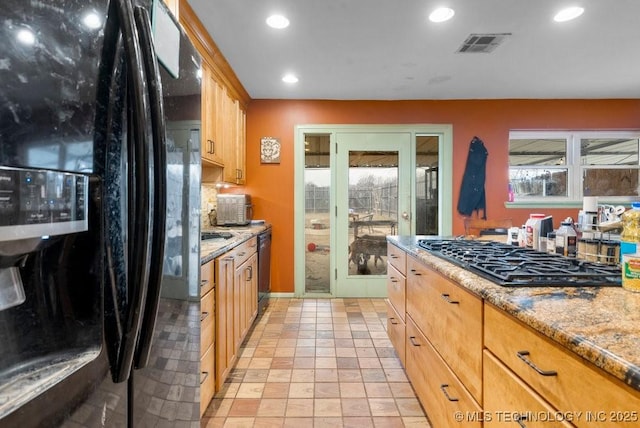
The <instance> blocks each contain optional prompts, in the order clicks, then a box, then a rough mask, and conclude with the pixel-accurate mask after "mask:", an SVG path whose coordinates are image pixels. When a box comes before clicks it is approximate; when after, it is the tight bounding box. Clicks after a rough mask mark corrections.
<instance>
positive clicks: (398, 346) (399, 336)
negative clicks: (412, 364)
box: [386, 300, 406, 367]
mask: <svg viewBox="0 0 640 428" xmlns="http://www.w3.org/2000/svg"><path fill="white" fill-rule="evenodd" d="M386 303H387V334H388V335H389V340H391V343H392V344H393V347H394V349H395V350H396V353H397V354H398V358H400V362H401V363H402V366H403V367H406V365H405V343H406V334H405V333H406V327H405V323H404V320H403V318H404V317H402V318H401V317H400V314H398V313H397V312H396V310H395V309H394V307H393V305H392V304H391V303H389V301H388V300H387V301H386Z"/></svg>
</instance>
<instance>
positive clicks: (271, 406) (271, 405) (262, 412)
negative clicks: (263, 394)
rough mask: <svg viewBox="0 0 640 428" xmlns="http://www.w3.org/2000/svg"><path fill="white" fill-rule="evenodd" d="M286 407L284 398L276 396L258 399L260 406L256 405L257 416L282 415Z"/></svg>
mask: <svg viewBox="0 0 640 428" xmlns="http://www.w3.org/2000/svg"><path fill="white" fill-rule="evenodd" d="M286 408H287V401H286V400H282V399H278V398H263V399H262V400H260V407H258V413H257V416H284V414H285V410H286ZM283 422H284V420H283Z"/></svg>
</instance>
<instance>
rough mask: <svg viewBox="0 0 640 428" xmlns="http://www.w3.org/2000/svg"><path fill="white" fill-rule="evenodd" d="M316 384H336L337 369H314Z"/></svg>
mask: <svg viewBox="0 0 640 428" xmlns="http://www.w3.org/2000/svg"><path fill="white" fill-rule="evenodd" d="M315 381H316V382H337V381H338V369H316V377H315Z"/></svg>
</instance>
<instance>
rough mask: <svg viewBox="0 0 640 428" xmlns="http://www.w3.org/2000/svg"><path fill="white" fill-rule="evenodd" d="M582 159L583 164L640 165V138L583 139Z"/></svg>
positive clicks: (581, 145)
mask: <svg viewBox="0 0 640 428" xmlns="http://www.w3.org/2000/svg"><path fill="white" fill-rule="evenodd" d="M580 159H581V162H582V165H638V139H637V138H635V139H628V138H585V139H582V140H580Z"/></svg>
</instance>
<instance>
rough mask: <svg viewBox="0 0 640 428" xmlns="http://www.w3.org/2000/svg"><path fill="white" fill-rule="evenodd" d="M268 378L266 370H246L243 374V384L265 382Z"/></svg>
mask: <svg viewBox="0 0 640 428" xmlns="http://www.w3.org/2000/svg"><path fill="white" fill-rule="evenodd" d="M268 376H269V370H268V369H257V370H253V369H247V372H246V373H245V374H244V382H266V381H267V377H268Z"/></svg>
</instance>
